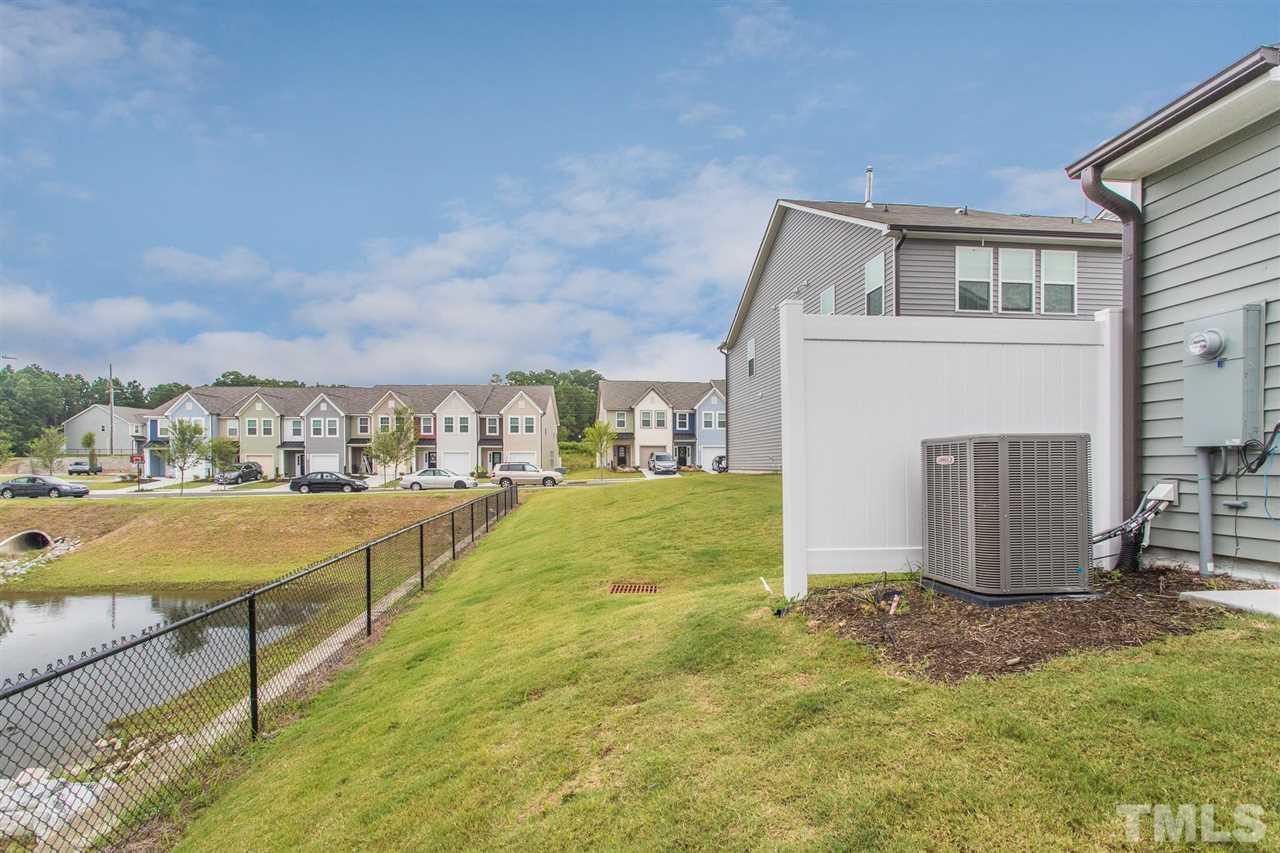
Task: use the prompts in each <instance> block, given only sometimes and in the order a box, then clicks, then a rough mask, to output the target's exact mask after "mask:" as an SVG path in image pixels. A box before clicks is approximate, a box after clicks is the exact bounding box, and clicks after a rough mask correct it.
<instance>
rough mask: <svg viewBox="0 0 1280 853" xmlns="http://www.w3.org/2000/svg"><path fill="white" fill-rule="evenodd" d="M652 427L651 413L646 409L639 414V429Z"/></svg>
mask: <svg viewBox="0 0 1280 853" xmlns="http://www.w3.org/2000/svg"><path fill="white" fill-rule="evenodd" d="M652 427H653V412H651V411H648V410H647V409H646V410H645V411H643V412H641V413H640V428H641V429H651V428H652Z"/></svg>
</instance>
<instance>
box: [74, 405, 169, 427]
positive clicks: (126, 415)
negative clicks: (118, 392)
mask: <svg viewBox="0 0 1280 853" xmlns="http://www.w3.org/2000/svg"><path fill="white" fill-rule="evenodd" d="M97 408H101V409H103V410H107V409H109V408H110V406H108V405H107V404H106V403H94V404H93V405H91V406H85V407H84V408H83V409H81V410H80V411H78V412H76V413H75V414H74V415H72V416H71V417H69V418H67V419H66V420H65V421H63V422H62V423H63V424H64V425H65V424H67V423H68V422H70V421H73V420H75V419H76V418H78V417H80V416H81V415H83V414H84V413H85V412H87V411H89V410H90V409H97ZM115 409H116V417H117V418H120V419H122V420H126V421H129V422H130V423H135V424H141V423H145V422H146V419H147V414H148V413H149V412H150V411H151V410H150V409H138V408H134V407H133V406H116V407H115Z"/></svg>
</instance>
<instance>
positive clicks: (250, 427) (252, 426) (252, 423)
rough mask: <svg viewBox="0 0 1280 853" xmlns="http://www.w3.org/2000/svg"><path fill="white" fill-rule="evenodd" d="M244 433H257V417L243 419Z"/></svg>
mask: <svg viewBox="0 0 1280 853" xmlns="http://www.w3.org/2000/svg"><path fill="white" fill-rule="evenodd" d="M244 434H245V435H257V434H258V419H257V418H245V421H244Z"/></svg>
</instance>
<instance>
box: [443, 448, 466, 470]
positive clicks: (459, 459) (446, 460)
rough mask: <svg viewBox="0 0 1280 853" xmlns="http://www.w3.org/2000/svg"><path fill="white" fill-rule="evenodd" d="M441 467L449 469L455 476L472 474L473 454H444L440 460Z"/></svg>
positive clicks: (458, 451) (461, 452) (459, 451)
mask: <svg viewBox="0 0 1280 853" xmlns="http://www.w3.org/2000/svg"><path fill="white" fill-rule="evenodd" d="M440 467H442V468H447V469H449V470H450V471H452V472H453V473H455V474H470V473H471V454H470V453H468V452H466V451H465V450H454V451H448V452H446V453H443V454H441V458H440Z"/></svg>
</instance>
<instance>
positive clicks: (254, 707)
mask: <svg viewBox="0 0 1280 853" xmlns="http://www.w3.org/2000/svg"><path fill="white" fill-rule="evenodd" d="M249 737H250V738H252V739H253V740H257V739H258V597H257V596H256V595H251V596H249Z"/></svg>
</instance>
